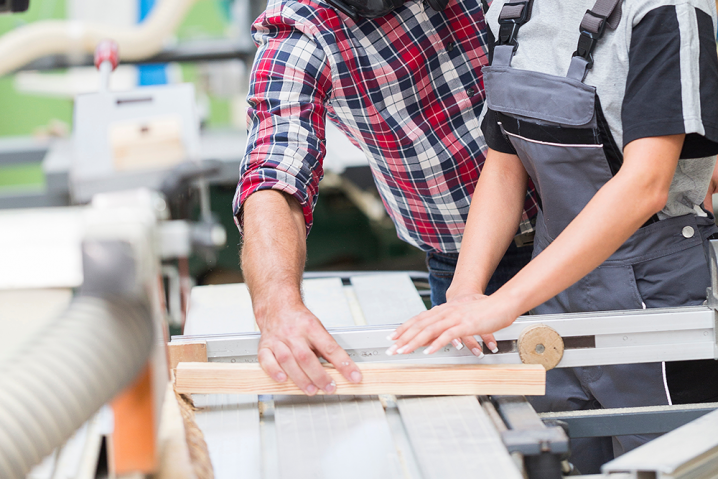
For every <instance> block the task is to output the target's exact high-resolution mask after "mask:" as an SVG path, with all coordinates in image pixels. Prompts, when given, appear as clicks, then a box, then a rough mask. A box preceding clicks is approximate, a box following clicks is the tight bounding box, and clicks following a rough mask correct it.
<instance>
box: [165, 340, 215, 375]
mask: <svg viewBox="0 0 718 479" xmlns="http://www.w3.org/2000/svg"><path fill="white" fill-rule="evenodd" d="M167 350H168V351H169V355H170V369H174V368H176V367H177V365H178V364H179V363H206V362H207V343H206V342H205V341H198V342H196V343H181V344H177V343H168V344H167Z"/></svg>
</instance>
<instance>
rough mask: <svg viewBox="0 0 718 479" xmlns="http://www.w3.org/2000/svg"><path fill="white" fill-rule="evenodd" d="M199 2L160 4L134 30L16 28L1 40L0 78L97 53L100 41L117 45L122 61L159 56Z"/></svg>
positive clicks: (61, 24) (51, 25) (51, 23)
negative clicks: (36, 64) (64, 57)
mask: <svg viewBox="0 0 718 479" xmlns="http://www.w3.org/2000/svg"><path fill="white" fill-rule="evenodd" d="M196 1H197V0H159V2H158V3H157V5H156V6H155V7H154V8H153V9H152V12H151V13H150V15H149V16H148V17H147V19H146V20H145V21H143V22H142V23H141V24H139V25H137V26H135V27H131V28H119V27H115V26H110V25H103V24H97V23H95V24H93V23H84V22H78V21H62V20H48V21H43V22H37V23H33V24H30V25H26V26H23V27H20V28H16V29H15V30H12V31H11V32H8V33H6V34H5V35H3V36H2V38H0V76H2V75H5V74H7V73H9V72H12V71H14V70H16V69H18V68H20V67H22V66H24V65H26V64H28V63H30V62H31V61H33V60H36V59H38V58H42V57H44V56H47V55H57V54H73V53H94V51H95V47H96V46H97V44H98V43H99V42H100V41H101V40H105V39H111V40H114V41H116V42H117V43H118V45H119V47H120V48H119V49H120V59H121V60H141V59H143V58H147V57H150V56H152V55H155V54H157V53H159V52H160V51H161V50H162V47H163V44H164V41H165V39H166V38H167V37H168V36H169V35H171V34H172V33H173V32H174V31H175V30H176V29H177V27H178V26H179V24H180V23H181V22H182V20H183V19H184V17H185V15H187V12H188V11H189V9H190V7H192V5H193V4H194V3H195V2H196Z"/></svg>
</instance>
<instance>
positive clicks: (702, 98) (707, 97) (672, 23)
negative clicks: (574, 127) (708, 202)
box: [621, 4, 718, 158]
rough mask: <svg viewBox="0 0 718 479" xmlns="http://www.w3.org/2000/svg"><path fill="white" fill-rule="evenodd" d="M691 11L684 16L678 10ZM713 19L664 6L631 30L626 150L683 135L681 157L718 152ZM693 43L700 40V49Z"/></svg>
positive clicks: (625, 104)
mask: <svg viewBox="0 0 718 479" xmlns="http://www.w3.org/2000/svg"><path fill="white" fill-rule="evenodd" d="M679 8H683V9H690V10H692V11H688V14H689V15H688V18H691V17H693V18H695V20H693V21H686V20H685V18H686V15H684V14H685V13H686V12H680V13H681V20H679V12H678V11H677V9H679ZM713 31H714V30H713V20H712V18H711V16H710V15H708V14H707V13H705V12H703V11H702V10H700V9H698V8H695V7H692V6H690V5H689V4H681V5H678V6H675V5H664V6H661V7H658V8H655V9H654V10H651V11H650V12H649V13H648V14H646V15H645V16H644V17H643V18H642V19H641V21H640V22H639V23H638V24H637V25H636V26H635V27H633V32H632V35H631V44H630V49H629V70H628V76H627V79H626V94H625V97H624V99H623V107H622V113H621V119H622V123H623V146H624V147H625V145H627V144H628V143H630V142H631V141H633V140H636V139H639V138H647V137H654V136H665V135H676V134H681V133H685V134H686V140H685V143H684V145H683V151H682V152H681V158H702V157H706V156H711V155H715V154H717V153H718V108H715V104H716V101H718V57H717V56H716V43H715V38H714V37H713ZM695 39H698V44H697V45H696V42H695Z"/></svg>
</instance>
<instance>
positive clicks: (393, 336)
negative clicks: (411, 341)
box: [386, 331, 397, 341]
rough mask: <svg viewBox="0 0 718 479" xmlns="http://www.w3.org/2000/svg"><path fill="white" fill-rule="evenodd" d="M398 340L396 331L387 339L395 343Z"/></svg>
mask: <svg viewBox="0 0 718 479" xmlns="http://www.w3.org/2000/svg"><path fill="white" fill-rule="evenodd" d="M396 338H397V335H396V331H392V332H391V334H390V335H389V336H387V337H386V339H388V340H389V341H394V340H395V339H396Z"/></svg>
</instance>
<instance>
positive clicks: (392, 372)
mask: <svg viewBox="0 0 718 479" xmlns="http://www.w3.org/2000/svg"><path fill="white" fill-rule="evenodd" d="M358 366H359V368H360V369H361V370H362V374H363V376H364V379H363V381H362V382H361V383H360V384H352V383H349V382H348V381H347V380H346V379H344V377H343V376H342V375H341V374H339V372H338V371H336V370H335V369H334V368H333V367H330V366H325V367H326V370H327V372H328V373H329V375H330V376H331V377H332V378H333V379H334V381H336V384H337V392H338V393H339V394H358V395H374V394H400V395H412V396H456V395H486V394H503V395H514V394H518V395H542V394H544V392H545V384H546V370H545V369H544V368H543V366H540V365H535V364H516V365H514V364H460V365H416V364H407V365H397V364H386V363H368V364H361V363H360V364H359V365H358ZM175 386H176V388H177V391H178V392H180V393H204V394H220V393H227V394H291V395H303V394H304V392H303V391H302V390H301V389H299V388H297V387H296V386H295V385H294V384H293V383H290V382H289V381H287V382H285V383H276V382H274V381H273V380H272V379H271V378H270V377H269V376H267V375H266V373H265V372H264V371H262V369H261V368H260V367H259V365H258V364H231V363H180V364H179V365H178V366H177V369H176V371H175Z"/></svg>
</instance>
